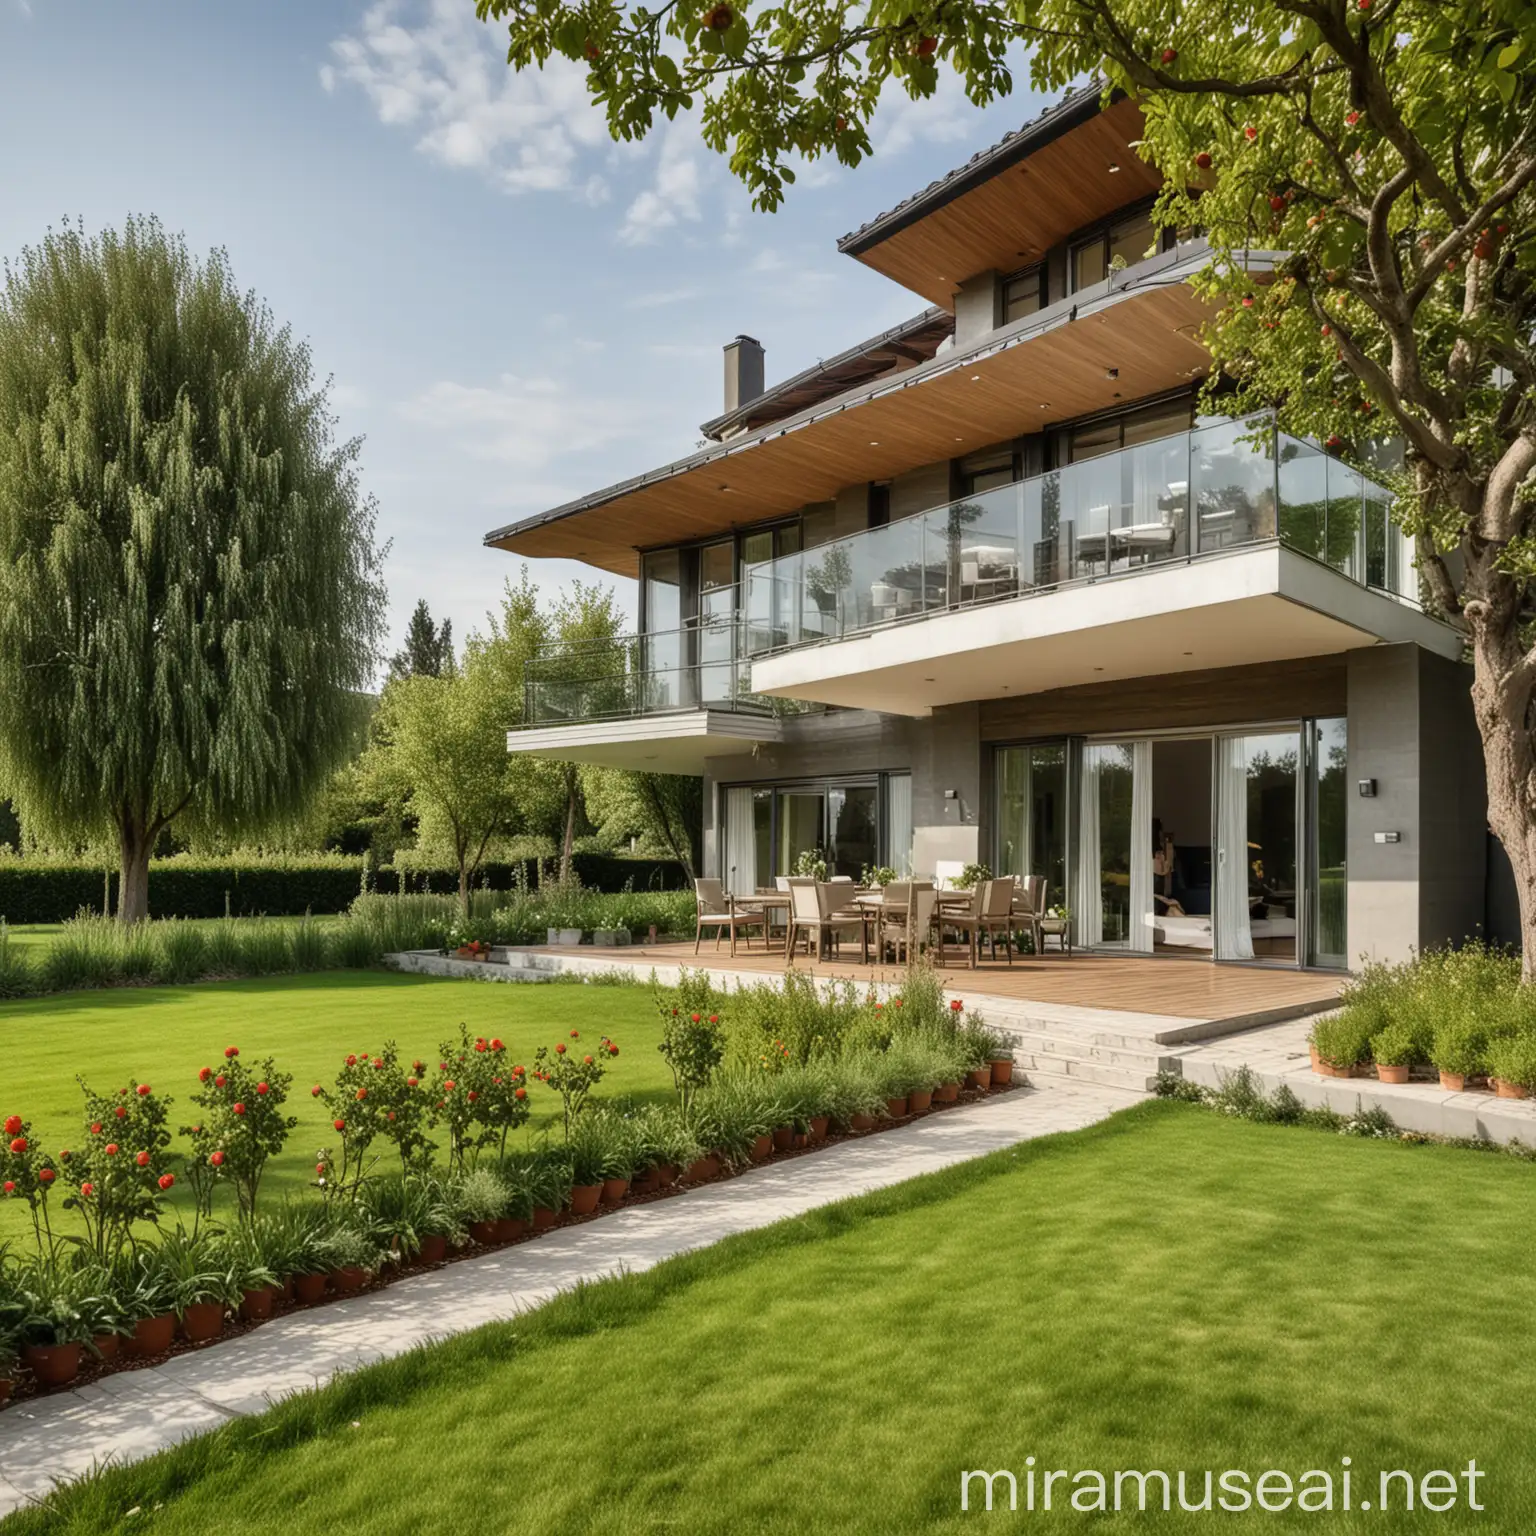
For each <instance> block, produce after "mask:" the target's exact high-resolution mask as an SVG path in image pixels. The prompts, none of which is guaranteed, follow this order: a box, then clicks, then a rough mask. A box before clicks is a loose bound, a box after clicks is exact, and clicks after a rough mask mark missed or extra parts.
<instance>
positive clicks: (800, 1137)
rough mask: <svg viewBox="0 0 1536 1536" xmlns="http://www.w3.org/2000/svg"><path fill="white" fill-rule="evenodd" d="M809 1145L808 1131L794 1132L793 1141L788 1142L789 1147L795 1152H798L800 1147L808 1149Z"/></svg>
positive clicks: (809, 1136)
mask: <svg viewBox="0 0 1536 1536" xmlns="http://www.w3.org/2000/svg"><path fill="white" fill-rule="evenodd" d="M810 1144H811V1135H810V1132H809V1131H796V1132H795V1139H794V1140H793V1141H792V1142H790V1146H791V1147H793V1148H794V1149H795V1150H796V1151H799V1150H800V1149H801V1148H802V1147H808V1146H810Z"/></svg>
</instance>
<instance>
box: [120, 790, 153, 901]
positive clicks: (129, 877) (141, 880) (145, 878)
mask: <svg viewBox="0 0 1536 1536" xmlns="http://www.w3.org/2000/svg"><path fill="white" fill-rule="evenodd" d="M153 844H154V837H153V835H152V834H151V833H150V832H149V830H148V828H146V827H145V825H144V820H143V818H142V817H140V816H137V815H134V814H133V813H132V812H129V813H127V814H125V815H124V816H123V819H122V821H121V822H120V823H119V825H118V850H119V860H118V882H117V920H118V922H120V923H139V922H143V921H144V919H145V918H147V917H148V916H149V854H150V849H151V847H152V846H153Z"/></svg>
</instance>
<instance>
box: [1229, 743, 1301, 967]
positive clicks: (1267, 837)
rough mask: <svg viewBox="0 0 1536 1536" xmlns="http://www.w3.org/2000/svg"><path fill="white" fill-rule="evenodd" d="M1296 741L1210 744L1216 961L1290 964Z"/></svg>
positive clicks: (1295, 845) (1295, 841) (1298, 754)
mask: <svg viewBox="0 0 1536 1536" xmlns="http://www.w3.org/2000/svg"><path fill="white" fill-rule="evenodd" d="M1300 766H1301V735H1300V733H1299V732H1298V731H1295V730H1286V731H1271V732H1265V733H1263V734H1254V735H1242V736H1237V735H1234V736H1222V737H1219V738H1218V739H1217V743H1216V955H1217V958H1218V959H1221V960H1280V961H1289V962H1290V963H1291V964H1295V963H1296V960H1297V936H1298V927H1297V915H1298V904H1297V899H1296V892H1297V873H1298V860H1297V854H1298V842H1299V840H1298V837H1297V828H1298V822H1299V818H1298V809H1299V805H1300V794H1299V786H1300V782H1301V779H1300Z"/></svg>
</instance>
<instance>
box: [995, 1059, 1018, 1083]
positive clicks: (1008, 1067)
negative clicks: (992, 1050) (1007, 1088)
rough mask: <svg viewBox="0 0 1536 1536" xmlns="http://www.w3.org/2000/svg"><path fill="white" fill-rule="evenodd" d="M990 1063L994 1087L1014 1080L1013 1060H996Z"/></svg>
mask: <svg viewBox="0 0 1536 1536" xmlns="http://www.w3.org/2000/svg"><path fill="white" fill-rule="evenodd" d="M990 1065H991V1067H992V1086H993V1087H994V1088H997V1087H1000V1086H1001V1085H1002V1084H1004V1083H1011V1082H1012V1081H1013V1063H1012V1062H1011V1061H994V1062H992V1063H991V1064H990Z"/></svg>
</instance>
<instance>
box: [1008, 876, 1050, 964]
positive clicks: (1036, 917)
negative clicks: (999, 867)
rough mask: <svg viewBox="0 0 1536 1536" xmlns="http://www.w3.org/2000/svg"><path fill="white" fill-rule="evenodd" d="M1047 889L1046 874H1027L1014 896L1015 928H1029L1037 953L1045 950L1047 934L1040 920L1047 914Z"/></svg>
mask: <svg viewBox="0 0 1536 1536" xmlns="http://www.w3.org/2000/svg"><path fill="white" fill-rule="evenodd" d="M1045 891H1046V880H1045V876H1044V875H1025V876H1024V878H1023V879H1022V880H1020V881H1019V883H1018V886H1017V888H1016V890H1015V892H1014V897H1013V921H1014V928H1015V930H1017V929H1020V928H1023V929H1027V930H1028V932H1029V937H1030V941H1031V943H1033V945H1034V949H1035V953H1036V954H1037V955H1038V954H1043V953H1044V951H1045V936H1044V934H1043V933H1042V932H1041V929H1040V920H1041V919H1042V918H1043V917H1044V916H1045Z"/></svg>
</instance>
